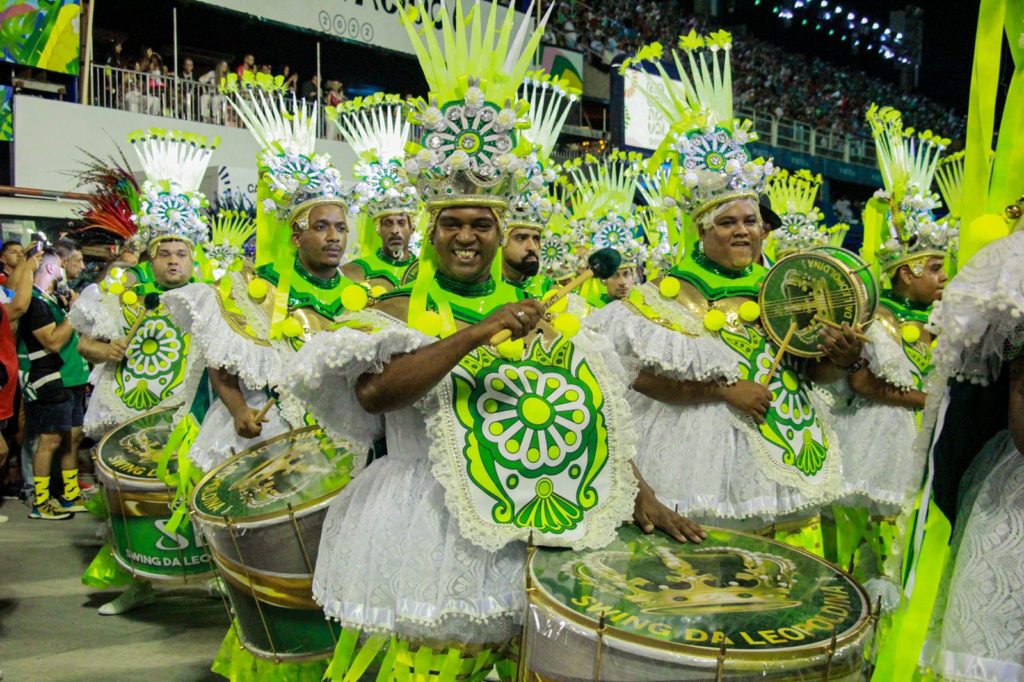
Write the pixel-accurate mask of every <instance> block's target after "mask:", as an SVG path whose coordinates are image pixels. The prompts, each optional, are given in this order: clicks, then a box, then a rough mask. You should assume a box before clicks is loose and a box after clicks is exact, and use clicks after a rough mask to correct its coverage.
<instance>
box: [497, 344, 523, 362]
mask: <svg viewBox="0 0 1024 682" xmlns="http://www.w3.org/2000/svg"><path fill="white" fill-rule="evenodd" d="M525 348H526V344H525V343H523V340H522V339H516V340H515V341H512V340H509V341H502V342H501V343H499V344H498V352H499V353H501V357H503V358H508V359H509V360H518V359H519V358H521V357H523V350H524V349H525Z"/></svg>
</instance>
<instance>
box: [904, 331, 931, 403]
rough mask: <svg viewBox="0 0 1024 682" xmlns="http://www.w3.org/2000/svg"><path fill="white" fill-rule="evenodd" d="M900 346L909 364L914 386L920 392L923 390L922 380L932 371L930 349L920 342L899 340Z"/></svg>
mask: <svg viewBox="0 0 1024 682" xmlns="http://www.w3.org/2000/svg"><path fill="white" fill-rule="evenodd" d="M900 345H901V346H902V347H903V354H904V355H905V356H906V358H907V360H908V361H909V362H910V373H911V375H913V377H914V385H915V387H916V388H917V390H919V391H920V390H922V389H923V388H924V380H925V378H926V377H927V376H928V372H930V371H931V369H932V354H931V349H930V348H928V347H927V346H925V345H924V344H922V343H920V342H918V343H907V342H906V341H902V340H901V341H900ZM922 346H923V348H922Z"/></svg>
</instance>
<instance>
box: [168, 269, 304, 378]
mask: <svg viewBox="0 0 1024 682" xmlns="http://www.w3.org/2000/svg"><path fill="white" fill-rule="evenodd" d="M219 295H220V294H219V292H218V291H217V290H216V288H214V287H213V286H211V285H208V284H189V285H188V286H186V287H182V288H181V289H177V290H175V291H171V292H168V293H167V294H164V297H163V303H164V305H165V306H167V309H168V310H169V311H170V313H171V319H173V320H174V323H175V324H176V325H178V327H180V328H181V329H182V330H184V331H185V332H189V333H191V334H192V349H193V352H195V351H199V352H200V353H202V356H203V358H204V360H205V364H206V366H208V367H212V368H214V369H226V370H228V371H229V372H231V373H232V374H234V375H236V376H238V377H239V378H240V379H242V380H243V381H244V382H245V383H246V384H248V385H249V386H252V387H263V386H268V385H269V386H276V385H277V384H278V382H279V379H280V377H281V374H282V372H284V370H285V368H286V367H288V365H289V363H290V362H291V358H289V357H287V356H286V355H285V353H288V352H287V351H285V350H283V349H282V348H281V347H280V346H281V344H268V345H261V344H257V343H255V342H253V341H252V340H250V339H247V338H245V337H244V336H242V335H240V334H238V333H237V332H236V331H235V330H234V329H232V328H231V326H230V325H229V324H228V323H227V321H226V320H225V319H224V315H223V312H222V310H221V306H220V303H219V301H218V300H217V297H218V296H219ZM288 354H289V355H290V353H288Z"/></svg>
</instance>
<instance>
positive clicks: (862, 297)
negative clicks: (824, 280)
mask: <svg viewBox="0 0 1024 682" xmlns="http://www.w3.org/2000/svg"><path fill="white" fill-rule="evenodd" d="M795 258H801V259H806V258H812V259H817V260H822V261H825V262H827V263H829V264H830V265H832V266H835V267H836V268H837V269H838V270H839V271H840V272H842V273H843V277H845V278H846V279H847V281H848V283H850V284H851V285H852V286H851V288H852V289H853V292H854V295H855V297H856V302H855V304H854V305H855V306H856V311H855V312H856V315H855V317H856V318H857V319H860V318H862V317H864V313H865V311H866V310H867V307H868V304H867V300H866V298H867V292H866V291H864V290H863V284H864V283H863V282H861V281H860V280H858V279H857V278H856V277H855V276H854V275H851V274H850V268H849V267H848V266H847V265H846V263H844V262H842V261H841V260H839V259H838V258H835V257H834V256H830V255H828V254H826V253H815V252H814V251H813V250H812V251H799V252H797V253H791V254H789V255H788V256H786V257H785V258H781V259H780V260H778V261H776V262H775V264H774V265H773V266H772V267H771V268H770V269H769V270H768V274H767V275H766V276H765V278H764V280H763V281H762V282H761V290H760V291H759V292H758V293H757V305H758V307H759V308H760V309H761V326H762V327H764V332H765V334H767V335H768V338H769V339H771V341H772V343H774V344H775V345H776V346H781V345H782V341H783V338H782V337H781V336H779V335H778V333H777V332H776V331H775V330H774V329H773V328H772V326H771V325H770V324H769V323H768V318H767V316H766V315H765V314H764V292H765V290H766V289H767V287H766V286H765V285H766V284H767V282H768V278H769V277H771V276H772V272H773V271H774V270H775V268H777V267H778V266H779V265H781V264H782V263H785V262H786V261H788V260H793V259H795ZM786 352H787V353H789V354H790V355H795V356H796V357H798V358H820V357H824V355H825V354H824V353H822V352H821V351H816V352H810V351H804V350H799V349H796V348H792V347H790V348H787V349H786Z"/></svg>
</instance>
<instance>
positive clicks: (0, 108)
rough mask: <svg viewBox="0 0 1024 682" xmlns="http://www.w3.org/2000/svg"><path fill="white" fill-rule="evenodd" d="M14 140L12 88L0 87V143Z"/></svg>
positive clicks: (8, 86) (7, 86)
mask: <svg viewBox="0 0 1024 682" xmlns="http://www.w3.org/2000/svg"><path fill="white" fill-rule="evenodd" d="M13 139H14V88H12V87H11V86H10V85H0V142H10V141H11V140H13Z"/></svg>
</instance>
